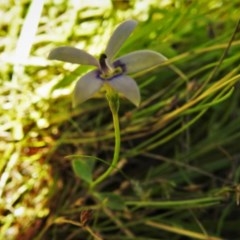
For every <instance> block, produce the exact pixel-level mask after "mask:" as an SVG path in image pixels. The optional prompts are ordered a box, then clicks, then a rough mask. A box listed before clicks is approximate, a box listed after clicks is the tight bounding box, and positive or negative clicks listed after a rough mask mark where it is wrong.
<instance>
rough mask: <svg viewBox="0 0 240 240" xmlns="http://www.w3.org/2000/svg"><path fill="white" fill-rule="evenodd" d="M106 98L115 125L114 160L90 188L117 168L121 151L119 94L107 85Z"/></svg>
mask: <svg viewBox="0 0 240 240" xmlns="http://www.w3.org/2000/svg"><path fill="white" fill-rule="evenodd" d="M106 98H107V101H108V104H109V108H110V110H111V113H112V118H113V127H114V136H115V147H114V154H113V159H112V162H111V164H110V166H109V168H108V169H107V170H106V171H105V172H104V173H103V174H102V175H100V176H99V177H98V178H97V179H96V180H95V181H93V182H92V184H91V185H90V189H93V188H94V187H95V186H96V185H98V184H99V183H101V182H102V181H103V180H104V179H106V178H107V177H108V176H109V175H110V174H111V173H112V171H113V170H114V169H116V167H117V164H118V160H119V153H120V146H121V134H120V126H119V116H118V110H119V95H118V93H117V92H115V91H114V90H113V89H112V88H111V87H108V86H107V85H106Z"/></svg>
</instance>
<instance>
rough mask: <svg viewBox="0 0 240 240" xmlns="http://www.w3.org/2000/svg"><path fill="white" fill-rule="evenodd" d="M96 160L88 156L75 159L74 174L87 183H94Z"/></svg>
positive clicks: (73, 163)
mask: <svg viewBox="0 0 240 240" xmlns="http://www.w3.org/2000/svg"><path fill="white" fill-rule="evenodd" d="M94 163H95V159H94V158H91V157H87V156H81V157H78V158H75V159H73V161H72V168H73V171H74V173H75V174H76V175H77V176H78V177H79V178H81V179H82V180H84V181H85V182H87V183H91V182H92V170H93V167H94Z"/></svg>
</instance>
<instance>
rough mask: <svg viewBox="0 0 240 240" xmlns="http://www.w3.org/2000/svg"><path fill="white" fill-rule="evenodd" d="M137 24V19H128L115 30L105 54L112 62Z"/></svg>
mask: <svg viewBox="0 0 240 240" xmlns="http://www.w3.org/2000/svg"><path fill="white" fill-rule="evenodd" d="M136 26H137V21H134V20H128V21H125V22H123V23H121V24H120V25H119V26H118V27H117V28H116V30H115V31H114V32H113V34H112V36H111V38H110V39H109V41H108V44H107V48H106V51H105V54H106V55H107V58H108V59H109V61H110V62H111V60H112V59H113V57H114V55H115V54H116V53H117V52H118V50H119V49H120V48H121V46H122V45H123V43H124V42H125V41H126V40H127V38H128V37H129V36H130V34H131V33H132V31H133V30H134V28H135V27H136Z"/></svg>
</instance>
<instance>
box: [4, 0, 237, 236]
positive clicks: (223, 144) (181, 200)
mask: <svg viewBox="0 0 240 240" xmlns="http://www.w3.org/2000/svg"><path fill="white" fill-rule="evenodd" d="M40 2H41V1H21V2H18V3H13V2H12V1H9V2H7V1H6V2H4V1H3V2H2V3H0V9H1V10H0V14H1V16H2V20H1V23H0V39H1V41H0V49H1V54H0V62H1V66H0V84H1V87H0V91H1V94H0V103H1V108H0V111H1V113H0V153H1V160H0V225H1V228H0V239H9V240H11V239H24V240H27V239H29V240H30V239H36V240H47V239H51V240H52V239H67V240H75V239H84V240H85V239H89V240H90V239H104V240H108V239H109V240H111V239H116V240H118V239H119V240H130V239H134V240H145V239H148V240H157V239H164V240H165V239H166V240H167V239H171V240H182V239H206V240H207V239H208V240H210V239H211V240H220V239H233V240H234V239H237V237H236V236H238V234H239V230H238V229H239V220H238V216H239V206H238V204H239V202H240V195H239V174H240V168H239V156H240V151H239V146H238V145H239V144H238V142H239V141H240V134H239V132H240V120H239V119H240V118H239V117H240V115H239V79H240V74H239V60H240V53H239V52H240V51H239V50H240V41H239V25H238V26H237V23H238V21H239V19H238V18H239V11H238V8H239V4H238V1H237V0H234V1H225V0H222V1H220V0H219V1H217V0H202V1H180V0H179V1H177V0H176V1H172V3H171V4H168V5H166V6H159V3H158V2H159V1H152V2H153V4H152V5H151V6H150V5H149V7H148V8H143V9H140V7H139V6H140V3H139V1H132V2H131V3H130V4H129V5H128V4H126V3H125V4H124V3H121V2H118V4H117V5H116V6H115V8H114V9H113V8H111V6H110V5H109V6H110V7H109V8H108V9H107V10H106V9H104V8H103V7H98V8H94V7H93V6H91V5H86V6H85V7H84V9H83V8H82V7H83V6H82V5H78V4H77V1H76V2H74V1H50V0H47V1H45V2H44V5H43V8H42V11H41V7H40V6H37V8H36V9H37V10H34V11H33V13H34V14H33V15H29V14H30V13H31V10H30V9H31V7H33V6H34V5H32V4H33V3H38V4H40ZM104 2H105V1H104ZM106 2H107V1H106ZM143 2H144V3H147V2H149V1H147V0H145V1H143ZM74 4H75V5H74ZM115 4H116V3H115ZM146 5H147V4H146ZM36 11H39V16H38V14H37V12H36ZM129 18H133V19H136V20H138V21H139V25H138V27H137V29H136V30H135V31H134V33H133V35H132V36H131V37H130V38H129V39H128V41H127V42H126V43H125V45H124V46H123V48H122V49H121V51H120V52H119V55H122V54H124V53H127V52H131V51H134V50H138V49H151V50H154V51H158V52H161V53H162V54H164V55H165V56H167V57H168V58H169V60H168V61H167V62H166V63H164V64H162V65H161V66H159V68H157V69H154V71H151V72H148V73H138V74H136V75H135V76H134V78H135V79H136V81H137V82H138V84H139V86H140V88H141V95H142V102H141V105H140V107H139V108H134V107H133V106H132V105H131V104H130V103H128V102H127V101H126V100H125V99H123V98H121V102H120V113H119V114H120V126H121V137H122V143H121V152H120V162H119V165H118V171H117V170H116V171H114V173H113V174H112V175H111V176H110V177H109V178H107V179H106V180H104V182H103V183H101V184H100V185H99V186H97V187H96V189H95V190H94V191H93V192H89V190H88V188H87V185H86V184H85V183H84V181H82V180H81V179H79V178H78V177H77V176H76V175H75V174H74V172H73V169H72V168H71V161H72V158H71V156H72V155H74V156H80V155H87V156H93V157H95V158H96V159H102V160H101V161H100V160H99V161H98V160H97V161H96V163H95V167H94V170H93V177H94V178H96V176H99V174H100V173H102V172H103V171H104V170H106V168H107V167H108V165H109V164H110V161H111V159H112V154H113V148H114V132H113V125H112V120H111V113H110V111H109V109H108V104H107V102H106V101H105V99H104V95H102V94H101V93H99V94H97V95H96V96H95V98H94V99H91V100H89V101H87V102H86V103H83V104H82V105H80V106H79V107H78V108H75V109H73V108H72V96H71V93H72V90H73V86H74V83H75V81H76V80H77V79H78V78H79V77H80V76H81V75H82V74H84V73H86V72H87V71H88V70H89V69H90V68H88V67H85V66H75V65H71V64H63V63H59V62H53V61H48V60H47V56H48V54H49V52H50V50H51V49H52V48H54V47H57V46H62V45H69V46H78V47H79V48H83V49H86V50H87V51H89V52H91V53H92V54H94V55H97V56H98V55H99V54H100V53H101V52H102V51H103V50H104V46H105V44H106V42H107V40H108V38H109V36H110V34H111V32H112V31H113V29H114V28H115V26H116V25H117V24H119V23H120V22H122V21H123V20H125V19H129ZM34 22H35V25H34ZM24 26H25V27H26V30H24ZM236 27H238V29H237V30H236ZM90 211H91V214H90ZM88 214H89V215H88ZM90 215H91V217H90ZM88 218H90V219H89V221H88ZM85 220H86V221H87V224H86V225H85V226H82V225H81V222H83V221H85Z"/></svg>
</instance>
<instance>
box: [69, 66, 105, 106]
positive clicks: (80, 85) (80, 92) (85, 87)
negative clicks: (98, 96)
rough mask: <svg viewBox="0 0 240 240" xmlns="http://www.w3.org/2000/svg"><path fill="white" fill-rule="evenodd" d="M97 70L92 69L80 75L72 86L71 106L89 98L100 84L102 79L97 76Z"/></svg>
mask: <svg viewBox="0 0 240 240" xmlns="http://www.w3.org/2000/svg"><path fill="white" fill-rule="evenodd" d="M97 75H98V71H97V70H94V71H91V72H89V73H87V74H86V75H84V76H83V77H81V78H80V79H79V80H78V81H77V83H76V86H75V88H74V93H73V106H76V105H78V104H80V103H82V102H84V101H86V100H87V99H89V98H91V97H92V96H93V94H94V93H96V92H97V91H98V90H99V89H100V88H101V86H102V85H103V81H102V80H101V79H99V78H98V77H97Z"/></svg>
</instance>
